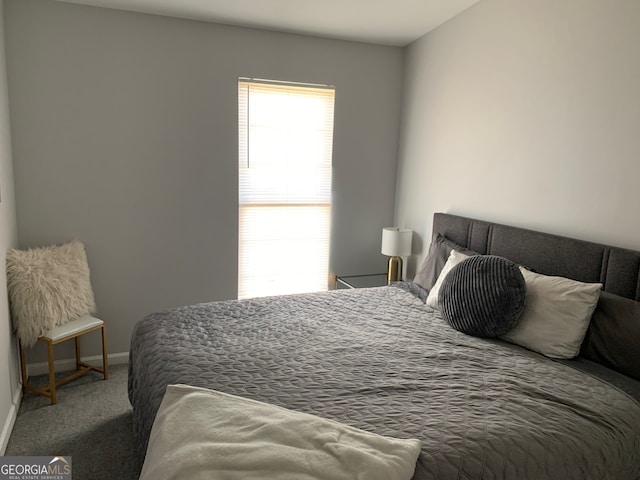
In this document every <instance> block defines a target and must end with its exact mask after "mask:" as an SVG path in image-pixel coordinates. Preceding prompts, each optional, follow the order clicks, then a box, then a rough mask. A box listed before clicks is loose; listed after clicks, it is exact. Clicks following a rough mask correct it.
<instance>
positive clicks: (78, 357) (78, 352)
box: [74, 335, 81, 370]
mask: <svg viewBox="0 0 640 480" xmlns="http://www.w3.org/2000/svg"><path fill="white" fill-rule="evenodd" d="M74 340H75V342H76V370H80V361H81V358H80V336H79V335H78V336H77V337H76V338H74Z"/></svg>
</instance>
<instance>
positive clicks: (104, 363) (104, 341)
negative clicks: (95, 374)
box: [102, 325, 109, 380]
mask: <svg viewBox="0 0 640 480" xmlns="http://www.w3.org/2000/svg"><path fill="white" fill-rule="evenodd" d="M106 335H107V333H106V329H105V328H104V325H103V326H102V369H103V371H104V379H105V380H109V365H108V363H109V362H108V361H107V336H106Z"/></svg>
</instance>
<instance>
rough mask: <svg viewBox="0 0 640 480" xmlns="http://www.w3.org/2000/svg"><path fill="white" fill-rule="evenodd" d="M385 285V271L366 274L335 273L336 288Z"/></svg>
mask: <svg viewBox="0 0 640 480" xmlns="http://www.w3.org/2000/svg"><path fill="white" fill-rule="evenodd" d="M385 285H387V274H386V273H371V274H368V275H336V288H337V289H338V288H368V287H382V286H385Z"/></svg>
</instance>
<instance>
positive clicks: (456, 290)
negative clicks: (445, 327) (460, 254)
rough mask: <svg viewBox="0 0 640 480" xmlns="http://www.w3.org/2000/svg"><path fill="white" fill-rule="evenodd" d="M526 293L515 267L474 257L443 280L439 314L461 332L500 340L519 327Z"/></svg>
mask: <svg viewBox="0 0 640 480" xmlns="http://www.w3.org/2000/svg"><path fill="white" fill-rule="evenodd" d="M526 292H527V286H526V284H525V281H524V277H523V276H522V273H521V272H520V268H519V267H518V265H516V264H515V263H513V262H512V261H510V260H507V259H506V258H503V257H498V256H495V255H477V256H474V257H470V258H468V259H466V260H464V261H463V262H460V263H459V264H458V265H456V266H455V267H453V268H452V269H451V271H450V272H449V274H448V275H447V276H446V277H445V279H444V282H443V283H442V287H440V296H439V301H440V312H441V314H442V317H443V318H444V319H445V320H446V321H447V322H448V323H449V325H451V326H452V327H453V328H455V329H456V330H459V331H460V332H463V333H466V334H468V335H473V336H476V337H499V336H500V335H504V334H505V333H507V332H508V331H509V330H511V329H512V328H513V327H514V326H515V325H516V323H518V320H519V319H520V316H521V315H522V311H523V310H524V300H525V294H526Z"/></svg>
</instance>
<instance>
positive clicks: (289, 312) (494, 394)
mask: <svg viewBox="0 0 640 480" xmlns="http://www.w3.org/2000/svg"><path fill="white" fill-rule="evenodd" d="M433 233H434V239H435V237H436V236H439V237H440V238H446V239H447V240H448V241H450V242H452V243H453V244H455V245H459V246H460V248H461V249H468V250H472V251H474V252H477V253H479V254H483V255H491V256H499V257H505V258H507V259H509V260H511V261H513V262H516V263H517V264H518V265H522V266H524V267H526V269H527V270H529V271H531V272H536V274H544V275H549V276H558V277H565V278H569V279H574V280H576V281H579V282H585V283H590V284H595V283H599V284H601V285H602V291H603V292H607V293H606V294H605V295H610V296H611V297H612V298H614V299H620V301H622V302H627V303H626V304H625V305H626V307H625V308H627V307H628V309H627V312H631V313H630V316H633V315H635V313H636V312H640V310H637V309H636V306H637V305H640V304H639V303H637V301H638V300H640V253H639V252H635V251H630V250H625V249H621V248H615V247H609V246H605V245H599V244H595V243H591V242H585V241H580V240H575V239H570V238H566V237H560V236H555V235H550V234H546V233H541V232H534V231H530V230H524V229H520V228H515V227H511V226H506V225H500V224H495V223H490V222H485V221H480V220H475V219H469V218H464V217H460V216H455V215H450V214H443V213H436V214H435V215H434V222H433ZM432 245H433V244H432ZM423 267H424V265H423ZM427 293H428V290H427V289H424V288H422V287H421V286H419V285H418V284H415V283H398V284H394V285H391V286H387V287H378V288H366V289H353V290H334V291H329V292H321V293H312V294H304V295H291V296H281V297H268V298H258V299H248V300H241V301H235V300H234V301H223V302H214V303H205V304H198V305H191V306H185V307H180V308H175V309H172V310H168V311H164V312H158V313H154V314H151V315H148V316H147V317H145V318H144V319H142V320H141V321H140V322H138V323H137V325H136V326H135V329H134V332H133V335H132V340H131V349H130V363H129V398H130V401H131V404H132V406H133V425H134V434H135V436H136V438H137V445H138V446H139V449H140V457H141V458H144V455H145V452H146V449H147V444H148V441H149V435H150V432H151V430H152V427H153V424H154V419H155V417H156V414H157V412H158V409H159V407H160V405H161V402H162V401H163V397H164V395H165V391H166V389H167V386H168V385H172V384H185V385H191V386H194V387H203V388H207V389H213V390H215V391H219V392H224V393H225V394H230V395H235V396H239V397H242V398H246V399H250V400H255V401H258V402H264V403H266V404H269V405H275V406H277V407H284V408H286V409H290V410H293V411H295V412H302V413H304V414H312V415H314V416H318V417H321V418H324V419H329V420H332V421H336V422H339V423H340V424H343V425H347V426H349V427H355V428H357V429H360V430H363V431H365V432H373V433H376V434H379V435H384V436H387V437H394V438H399V439H410V438H413V439H418V440H419V441H420V452H419V457H418V459H417V462H416V465H415V473H414V476H413V478H415V479H416V480H423V479H436V478H437V479H441V480H444V479H450V478H451V479H456V478H514V479H527V478H529V479H547V478H548V479H556V478H557V479H571V478H575V479H587V478H594V479H603V478H621V479H622V478H624V479H634V478H640V382H639V381H638V380H637V377H636V378H633V377H634V375H635V372H636V370H634V368H635V367H637V365H635V364H634V362H636V361H637V359H638V357H637V351H635V350H634V342H640V336H639V337H636V338H635V339H633V338H629V337H630V335H632V334H634V332H637V331H638V330H637V326H638V325H637V324H635V325H634V324H631V326H629V322H631V323H632V322H633V321H634V320H633V319H632V320H630V321H627V324H625V325H623V326H621V327H620V328H623V327H624V328H626V329H628V332H631V334H629V333H627V331H625V332H624V333H623V334H622V337H623V338H622V340H621V341H623V342H627V343H626V346H624V347H619V348H618V345H617V344H616V345H611V344H610V345H605V346H604V347H602V345H600V347H602V348H600V349H598V348H597V345H596V347H593V348H594V350H595V351H592V352H591V355H589V358H591V360H589V359H587V358H585V355H584V354H581V355H580V356H578V357H577V358H575V359H569V360H563V359H558V358H549V357H548V356H545V355H542V354H540V353H537V352H535V351H532V350H530V349H526V348H523V347H522V346H520V345H517V344H514V343H512V342H508V341H505V340H504V339H502V338H480V337H476V336H471V335H466V334H465V333H462V332H460V331H457V330H455V329H453V328H451V326H450V325H449V324H448V323H447V321H445V320H444V319H443V316H442V314H441V312H440V311H439V310H437V309H432V308H430V307H429V306H427V305H426V304H425V300H426V298H427ZM601 298H602V297H601ZM627 304H628V305H627ZM599 305H600V303H598V307H597V308H599ZM629 309H630V310H629ZM627 320H628V319H627ZM635 320H637V323H638V324H640V318H637V317H636V318H635ZM612 325H613V324H612ZM612 325H608V324H605V327H607V328H609V327H611V326H612ZM585 328H586V327H585ZM594 328H595V327H594V326H593V325H591V326H590V329H589V330H588V331H587V334H586V336H585V338H586V340H585V342H587V341H588V340H589V338H590V336H591V340H590V341H591V342H592V343H594V344H595V343H597V342H596V341H595V337H596V336H598V335H599V336H600V337H602V336H603V335H604V336H605V337H606V332H605V333H604V334H603V333H602V332H596V331H594ZM616 328H617V327H616ZM605 330H606V328H605ZM613 334H614V335H613V336H614V337H615V334H616V332H613ZM583 335H584V334H583ZM619 340H620V339H619V338H618V339H615V340H612V342H613V341H615V342H618V341H619ZM606 341H608V340H606ZM629 342H631V346H629ZM635 345H636V346H638V349H640V345H639V344H638V343H635ZM607 348H608V350H607ZM625 348H626V349H627V352H628V351H631V353H630V354H628V355H627V357H629V356H630V357H631V358H630V359H629V358H622V359H620V358H617V357H616V355H618V354H619V352H622V351H624V350H625ZM584 351H585V347H584V345H583V347H582V350H581V352H583V353H584ZM634 352H635V353H634ZM634 355H636V356H634ZM594 359H595V360H596V361H593V360H594ZM634 365H635V366H634ZM618 367H620V368H618ZM630 372H631V373H630ZM211 454H212V455H215V453H213V452H212V453H211Z"/></svg>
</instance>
